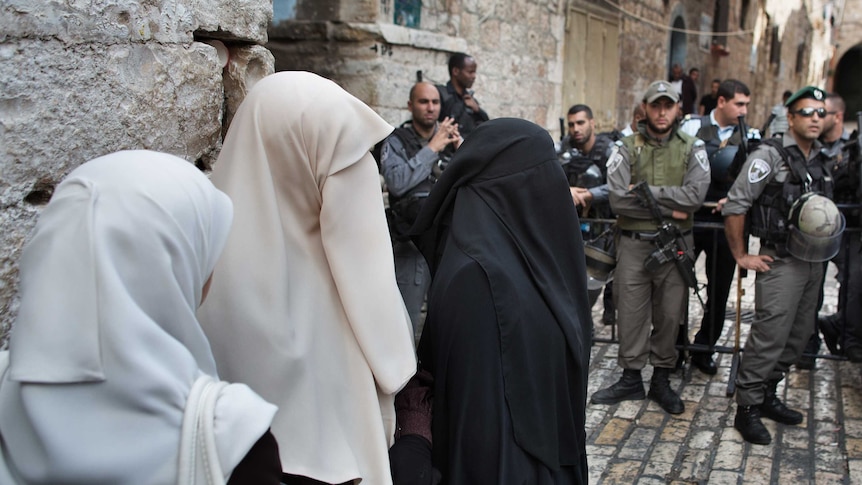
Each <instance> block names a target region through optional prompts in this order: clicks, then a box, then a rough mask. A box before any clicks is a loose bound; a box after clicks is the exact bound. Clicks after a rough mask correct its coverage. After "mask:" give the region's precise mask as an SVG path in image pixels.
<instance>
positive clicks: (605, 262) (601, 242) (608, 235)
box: [584, 230, 617, 290]
mask: <svg viewBox="0 0 862 485" xmlns="http://www.w3.org/2000/svg"><path fill="white" fill-rule="evenodd" d="M584 259H586V263H587V289H590V290H597V289H599V288H601V287H602V286H604V285H606V284H607V283H609V282H611V281H612V280H613V274H614V268H615V267H616V266H617V258H616V244H615V243H614V237H613V234H612V231H610V230H608V231H605V232H604V233H602V234H601V235H599V237H597V238H595V239H592V240H589V241H584Z"/></svg>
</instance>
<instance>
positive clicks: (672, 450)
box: [587, 257, 862, 485]
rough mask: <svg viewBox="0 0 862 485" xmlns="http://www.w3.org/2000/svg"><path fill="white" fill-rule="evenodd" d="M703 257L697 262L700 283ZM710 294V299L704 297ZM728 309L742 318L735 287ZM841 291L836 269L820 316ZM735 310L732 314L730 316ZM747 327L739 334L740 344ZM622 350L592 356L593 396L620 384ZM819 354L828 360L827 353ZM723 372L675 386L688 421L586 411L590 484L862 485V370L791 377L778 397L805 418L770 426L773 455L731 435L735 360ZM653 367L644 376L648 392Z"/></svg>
mask: <svg viewBox="0 0 862 485" xmlns="http://www.w3.org/2000/svg"><path fill="white" fill-rule="evenodd" d="M703 259H704V258H703V257H701V258H700V260H699V261H698V273H699V281H701V282H705V278H704V276H703ZM743 288H745V292H746V294H745V295H744V296H743V298H742V305H741V307H742V310H743V312H745V313H746V315H747V316H748V317H749V318H750V316H751V312H752V310H753V308H754V275H753V273H752V274H750V275H749V277H747V278H745V279H743ZM701 291H702V292H703V290H701ZM730 294H731V297H730V298H729V300H728V310H729V313H728V314H729V315H734V314H735V308H736V300H735V295H736V284H735V283H734V287H733V288H732V289H731V293H730ZM837 294H838V288H837V284H836V282H835V267H834V265H832V264H830V265H829V270H828V274H827V284H826V295H825V303H824V306H823V309H822V310H821V314H823V315H826V314H831V313H834V312H835V306H836V303H837ZM689 308H690V310H689V311H690V315H689V319H688V321H689V327H690V328H689V335H690V337H692V338H693V336H694V334H695V333H696V331H697V330H698V326H699V325H700V316H701V314H702V311H701V310H700V304H699V302H698V300H697V299H696V298H695V297H694V294H693V293H692V297H691V300H690V304H689ZM731 310H732V311H731ZM601 315H602V303H601V298H599V301H598V302H597V303H596V305H595V307H594V308H593V321H594V322H595V331H596V337H597V338H604V339H610V338H611V336H612V333H611V331H612V327H610V326H604V325H602V323H601ZM749 318H744V319H743V323H742V325H741V328H742V332H741V335H742V343H743V344H744V342H745V336H746V335H747V332H748V322H747V320H749ZM725 327H726V328H725V331H724V333H723V334H722V337H721V339H720V340H719V342H718V345H725V346H728V347H732V346H733V341H734V324H733V320H728V321H727V322H726V325H725ZM617 349H618V345H617V344H615V343H596V344H594V345H593V348H592V355H591V363H590V379H589V383H588V396H589V395H592V393H594V392H595V391H597V390H599V389H601V388H604V387H606V386H608V385H610V384H612V383H614V382H616V381H617V379H619V377H620V375H621V372H622V371H621V369H619V367H618V366H617ZM821 352H828V350H827V349H826V347H825V345H824V346H823V349H822V350H821ZM716 361H717V364H718V365H719V372H718V374H717V375H715V376H707V375H705V374H703V373H701V372H700V371H699V370H697V369H692V368H691V367H690V366H689V365H686V367H685V369H684V370H680V371H677V372H676V373H675V374H674V375H672V376H671V386H672V387H673V388H674V389H676V390H677V391H678V392H679V393H680V396H681V397H682V399H683V401H684V402H685V408H686V409H685V412H684V413H683V414H680V415H677V416H671V415H670V414H667V413H665V412H664V411H663V410H662V409H661V408H659V406H658V405H657V404H655V403H654V402H652V401H650V400H649V399H645V400H643V401H624V402H622V403H620V404H617V405H611V406H608V405H593V404H588V405H587V453H588V456H589V469H590V470H589V474H590V483H591V484H596V485H598V484H604V485H609V484H642V485H647V484H656V485H657V484H668V483H670V484H689V483H698V484H700V483H710V484H772V483H774V484H782V485H789V484H799V483H807V484H817V485H821V484H824V485H825V484H853V483H860V484H862V374H860V370H862V368H860V366H859V365H858V364H853V363H850V362H849V361H844V360H835V359H831V358H829V357H826V356H824V357H821V358H818V359H817V365H816V369H815V370H813V371H807V370H798V369H795V368H792V369H791V372H790V373H789V374H788V376H787V378H786V379H785V380H784V381H783V382H782V383H781V385H780V387H779V392H780V393H781V394H780V395H781V397H782V399H783V400H784V401H785V402H786V403H787V404H788V405H789V406H790V407H791V408H794V409H797V410H800V411H802V412H803V413H804V414H805V421H804V422H803V423H802V424H801V425H799V426H787V425H781V424H778V423H775V422H773V421H772V420H769V419H765V418H764V420H763V422H764V424H765V425H766V427H767V428H768V429H769V431H770V433H771V434H772V436H773V441H772V444H770V445H768V446H761V445H752V444H749V443H746V442H745V441H743V439H742V437H741V436H740V435H739V433H738V432H737V431H736V430H735V429H734V428H733V418H734V415H735V413H736V406H735V403H734V401H733V398H732V397H727V382H728V377H729V375H730V366H731V362H732V354H730V353H724V354H716ZM651 373H652V367H651V366H647V368H646V369H644V381H645V384H646V386H647V388H648V385H649V379H650V376H651Z"/></svg>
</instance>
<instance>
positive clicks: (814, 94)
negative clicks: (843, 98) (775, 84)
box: [784, 86, 826, 106]
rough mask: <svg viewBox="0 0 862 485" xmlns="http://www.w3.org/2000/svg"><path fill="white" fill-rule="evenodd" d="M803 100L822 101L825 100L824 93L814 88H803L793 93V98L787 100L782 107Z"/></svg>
mask: <svg viewBox="0 0 862 485" xmlns="http://www.w3.org/2000/svg"><path fill="white" fill-rule="evenodd" d="M805 98H811V99H816V100H817V101H824V100H826V93H825V92H823V90H822V89H820V88H815V87H814V86H805V87H804V88H802V89H800V90H799V91H796V92H795V93H793V96H791V97H789V98H787V102H786V103H784V106H790V105H792V104H793V103H795V102H796V101H799V100H800V99H805Z"/></svg>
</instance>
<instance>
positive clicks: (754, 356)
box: [722, 86, 832, 444]
mask: <svg viewBox="0 0 862 485" xmlns="http://www.w3.org/2000/svg"><path fill="white" fill-rule="evenodd" d="M825 98H826V95H825V93H824V92H823V91H822V90H821V89H819V88H816V87H812V86H808V87H806V88H803V89H800V90H799V91H797V92H796V93H795V94H793V95H792V96H791V97H790V98H789V99H788V100H787V103H786V105H787V120H788V123H789V129H788V130H787V132H786V133H785V134H784V136H783V137H781V138H773V139H771V140H765V141H763V142H762V143H761V145H760V146H759V147H758V148H757V149H756V150H754V151H753V152H752V153H751V154H750V155H749V156H748V158H747V159H746V162H745V164H744V165H743V167H742V170H741V171H740V173H739V176H738V177H737V178H736V181H735V182H734V184H733V186H732V187H731V189H730V192H729V193H728V197H727V199H728V200H727V203H726V204H725V205H724V208H723V209H722V215H724V224H725V234H726V236H727V241H728V244H729V245H730V250H731V252H732V253H733V257H734V259H735V260H736V263H737V264H738V265H739V266H741V267H742V268H745V269H747V270H751V271H756V272H757V275H756V279H755V291H756V296H755V310H756V311H755V319H754V321H753V322H752V324H751V331H750V333H749V335H748V340H747V341H746V342H745V351H744V352H743V354H742V361H741V363H740V367H739V373H738V375H737V377H736V386H737V391H736V402H737V411H736V418H735V420H734V427H735V428H736V429H737V430H738V431H739V432H740V433H741V434H742V437H743V438H744V439H745V440H746V441H748V442H751V443H756V444H769V443H770V441H771V439H772V438H771V436H770V434H769V431H768V430H767V429H766V427H765V426H764V425H763V422H762V421H761V416H765V417H767V418H770V419H772V420H774V421H777V422H779V423H784V424H800V423H801V422H802V420H803V416H802V413H800V412H798V411H794V410H792V409H788V408H787V406H786V405H785V404H784V403H783V402H781V400H780V399H779V398H778V395H777V394H778V393H777V386H778V383H779V382H780V381H781V380H782V379H783V378H784V375H785V373H786V372H787V370H788V368H789V367H790V365H791V364H793V363H794V362H796V360H797V359H798V358H799V356H800V355H801V353H802V350H803V348H804V347H805V343H806V342H807V341H808V338H809V337H810V336H811V334H812V332H813V331H814V321H815V311H816V308H817V298H818V293H819V286H820V284H821V281H822V274H823V264H822V261H823V260H822V259H821V260H820V262H809V261H803V260H802V259H800V258H798V257H795V256H792V255H791V254H790V251H791V250H792V248H791V246H790V244H791V239H792V238H791V237H790V236H791V234H792V231H793V228H791V227H789V226H788V222H787V221H788V215H789V212H790V208H791V206H792V203H793V202H794V201H795V200H797V199H799V198H800V197H801V196H802V194H803V193H806V192H810V191H816V192H819V193H821V194H825V195H826V196H827V197H831V192H832V187H831V180H832V178H831V176H830V174H829V168H830V167H829V163H830V159H829V158H828V157H827V156H825V155H824V154H823V153H821V150H820V148H821V145H820V142H819V141H817V137H818V136H820V132H821V130H822V128H823V121H824V118H825V116H826V108H825V105H824V99H825ZM746 218H748V224H749V227H750V230H751V234H752V235H753V236H756V237H758V238H760V253H759V254H749V253H748V248H747V247H746V246H745V242H744V241H745V239H744V235H743V233H744V227H745V224H746ZM826 259H828V257H827V258H826Z"/></svg>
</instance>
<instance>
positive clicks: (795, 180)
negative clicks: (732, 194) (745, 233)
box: [748, 138, 833, 256]
mask: <svg viewBox="0 0 862 485" xmlns="http://www.w3.org/2000/svg"><path fill="white" fill-rule="evenodd" d="M762 143H763V144H764V145H769V146H770V147H772V148H773V149H775V150H776V151H777V152H778V154H779V156H780V157H781V159H782V160H784V162H785V163H786V164H787V165H788V167H790V170H789V171H788V173H787V177H786V179H785V180H784V181H783V182H782V181H779V180H777V178H778V177H773V178H772V180H770V181H769V183H768V184H766V187H765V188H764V189H763V193H762V194H760V197H758V198H757V200H755V201H754V203H753V204H752V206H751V209H750V211H749V218H748V222H749V229H750V231H751V234H752V235H753V236H756V237H759V238H760V239H761V244H762V245H766V246H775V248H776V249H777V250H778V252H779V256H781V255H784V254H782V253H784V246H785V244H786V243H787V236H788V227H787V216H788V215H789V213H790V207H791V206H792V205H793V202H795V201H796V199H798V198H799V197H800V196H802V194H803V193H805V192H806V191H814V192H819V193H821V194H823V195H825V196H826V197H828V198H830V199H831V198H832V195H833V194H832V189H833V183H832V175H831V174H830V173H829V169H828V167H826V166H825V163H824V160H823V159H822V158H823V157H824V155H822V154H818V155H817V157H818V158H820V160H816V161H815V163H812V164H811V165H808V164H807V163H806V160H805V157H804V155H803V154H802V151H801V150H799V148H794V149H790V150H788V149H787V148H785V147H784V142H783V138H770V139H768V140H764V141H763V142H762ZM806 174H807V175H810V176H811V183H810V185H809V187H808V190H806V189H805V187H804V184H803V181H804V180H806V179H807V176H806Z"/></svg>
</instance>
